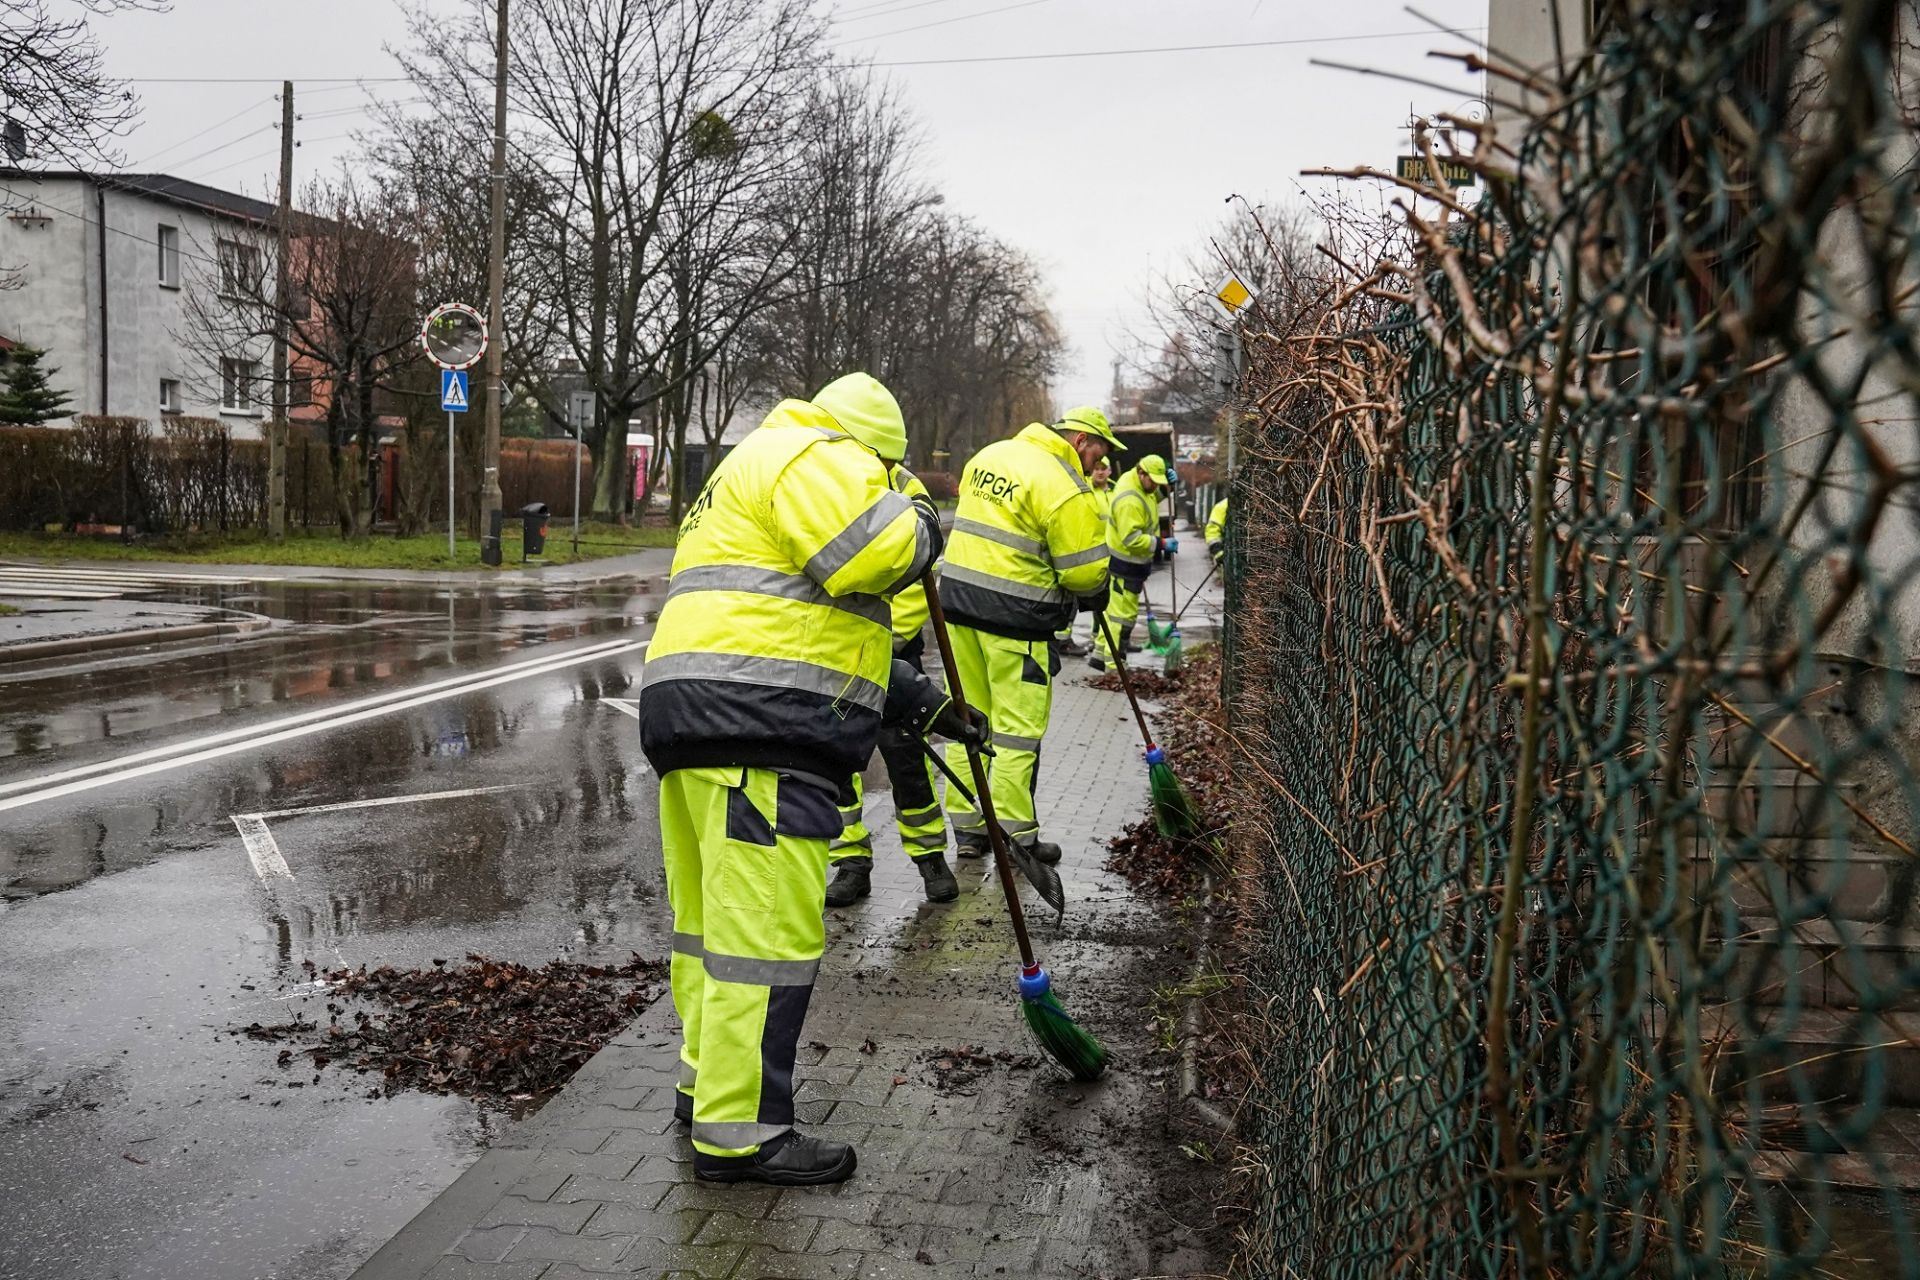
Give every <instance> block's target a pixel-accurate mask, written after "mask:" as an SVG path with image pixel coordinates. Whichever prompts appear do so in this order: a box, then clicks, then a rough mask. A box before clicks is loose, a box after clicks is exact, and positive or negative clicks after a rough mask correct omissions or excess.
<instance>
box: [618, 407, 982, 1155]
mask: <svg viewBox="0 0 1920 1280" xmlns="http://www.w3.org/2000/svg"><path fill="white" fill-rule="evenodd" d="M905 445H906V431H905V425H904V423H903V422H902V420H901V416H900V407H899V405H898V404H896V403H895V402H894V398H893V396H892V395H891V394H889V393H888V391H887V389H886V388H885V387H883V386H881V385H880V384H879V383H878V382H876V381H875V380H874V379H872V378H870V377H868V376H867V375H865V374H849V375H847V376H846V377H844V378H841V379H839V380H838V381H836V382H833V383H832V384H830V385H829V386H827V387H826V388H825V389H824V390H822V391H821V392H820V393H819V394H818V395H817V396H815V397H814V399H813V400H812V401H811V402H808V401H805V400H783V401H782V402H781V403H780V404H779V405H777V406H776V407H775V408H774V410H773V412H772V413H771V414H769V415H768V416H767V419H766V421H765V422H764V423H762V424H761V425H760V427H759V428H758V429H756V430H755V431H753V432H752V433H751V434H750V435H748V437H747V438H746V439H745V440H743V441H742V442H741V443H740V445H739V446H738V447H737V448H735V449H734V451H733V452H732V453H731V454H729V455H728V456H727V457H726V459H725V460H724V461H722V462H721V463H720V465H719V466H718V467H716V468H715V469H714V472H713V475H712V476H711V478H710V479H709V480H708V481H707V485H706V488H705V489H704V490H702V492H701V494H700V497H699V498H698V499H697V500H696V501H695V502H694V504H693V507H692V509H691V510H689V511H688V513H687V516H686V519H685V520H684V521H682V523H681V526H680V542H679V547H678V549H677V550H676V551H675V553H674V557H673V575H672V578H671V579H670V581H669V586H668V590H667V602H666V605H665V607H664V608H663V609H662V610H661V612H660V621H659V625H658V627H657V628H656V629H655V631H654V636H653V642H652V646H651V649H650V651H649V653H648V655H647V662H646V666H645V668H644V670H643V673H642V678H643V682H644V683H643V685H642V688H641V692H640V744H641V748H642V750H644V751H645V752H646V756H647V759H648V761H649V762H650V763H651V764H652V765H653V767H654V769H655V771H656V772H658V773H659V775H660V837H661V844H662V847H663V852H664V856H665V860H666V872H667V897H668V900H669V901H670V903H671V904H672V907H673V962H672V985H673V1003H674V1008H675V1010H676V1011H677V1012H678V1013H679V1015H680V1023H681V1028H682V1041H681V1050H680V1062H681V1075H680V1081H679V1094H678V1097H677V1098H676V1106H675V1113H676V1115H677V1116H678V1117H679V1118H680V1120H681V1121H682V1122H685V1123H690V1124H691V1127H692V1137H693V1149H694V1157H693V1168H694V1174H695V1176H697V1177H699V1178H701V1179H703V1180H706V1181H710V1182H741V1181H756V1182H771V1183H777V1184H783V1185H794V1184H805V1183H822V1182H837V1181H840V1180H841V1179H843V1178H845V1177H847V1176H848V1175H849V1174H851V1173H852V1172H853V1169H854V1165H855V1156H854V1152H853V1149H852V1147H850V1146H848V1145H847V1144H845V1143H841V1142H830V1141H826V1140H823V1139H819V1138H810V1137H805V1136H802V1135H800V1134H798V1133H796V1132H794V1129H793V1063H794V1051H795V1046H797V1045H798V1044H799V1042H800V1029H801V1023H802V1022H803V1021H804V1020H805V1018H806V1013H807V1003H808V1001H809V999H810V998H811V996H812V994H813V982H814V977H815V975H816V973H817V972H818V971H819V968H820V957H821V954H822V952H823V950H824V949H825V941H826V935H825V924H824V922H823V919H822V914H821V913H822V906H823V899H824V896H825V892H826V882H827V845H828V842H829V841H830V840H832V839H833V838H834V837H835V836H836V835H838V834H839V833H840V801H841V798H842V796H843V795H844V794H845V793H846V791H847V788H848V787H849V784H850V779H851V778H852V777H853V774H854V773H855V771H857V770H858V769H860V768H861V767H863V766H864V765H865V764H866V762H867V758H868V757H869V756H871V755H872V754H873V748H874V743H875V741H876V740H877V739H878V737H879V735H880V729H881V725H882V723H883V722H885V721H899V722H904V723H906V724H909V725H911V726H912V727H914V728H915V729H917V730H920V731H922V732H927V731H934V732H939V733H942V734H946V735H948V736H954V735H959V736H961V737H963V738H965V739H969V740H973V741H983V740H984V738H985V735H984V733H983V732H980V731H977V730H974V729H972V728H970V727H969V726H968V725H967V724H966V723H965V722H964V721H962V720H961V719H960V717H959V716H958V715H957V714H955V712H954V709H953V706H952V704H951V702H950V701H949V700H948V699H947V698H946V695H945V694H944V693H942V692H940V691H939V690H938V689H937V688H935V687H934V686H933V685H932V684H931V682H929V681H927V680H925V679H924V678H923V677H920V676H919V675H918V674H917V673H915V672H914V670H913V669H912V668H911V667H910V666H908V665H907V664H906V663H904V662H894V661H893V656H892V652H893V646H892V643H891V639H892V629H891V622H890V611H889V609H888V606H887V597H888V596H889V595H892V594H894V593H897V592H899V591H900V590H901V589H903V588H904V587H905V586H906V585H907V584H908V583H910V582H912V581H913V580H914V579H916V578H917V577H919V576H920V574H921V573H922V572H924V571H925V570H926V568H927V566H929V565H930V564H932V563H933V562H934V560H935V558H936V557H937V556H938V554H939V546H940V525H939V522H938V520H937V519H936V518H935V516H934V512H933V508H932V504H931V503H925V504H922V503H916V502H914V501H912V500H911V499H909V498H908V497H907V496H906V495H905V494H902V493H899V492H897V491H896V490H895V489H893V488H892V487H891V486H890V485H889V484H888V481H887V461H898V460H899V458H900V456H901V455H902V453H903V452H904V450H905ZM883 459H885V460H886V461H883Z"/></svg>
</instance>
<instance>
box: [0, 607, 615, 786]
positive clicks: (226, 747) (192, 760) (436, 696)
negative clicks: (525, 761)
mask: <svg viewBox="0 0 1920 1280" xmlns="http://www.w3.org/2000/svg"><path fill="white" fill-rule="evenodd" d="M647 644H648V642H647V641H645V640H628V641H623V642H621V643H620V644H619V645H618V647H616V648H613V649H605V648H601V649H596V650H595V651H593V652H588V653H575V654H571V655H567V656H563V657H559V658H553V659H549V660H548V661H547V662H546V663H545V664H544V665H541V666H534V667H529V668H527V669H524V670H518V671H505V672H499V673H496V674H494V675H492V676H489V677H487V678H485V679H480V680H469V681H468V682H466V683H464V684H461V685H459V686H457V687H455V688H449V689H441V690H440V691H438V692H435V693H415V695H414V696H412V697H403V698H402V699H401V700H400V701H398V702H385V703H383V704H382V705H379V706H371V707H366V708H365V709H364V710H360V711H354V712H352V713H350V714H345V715H335V716H334V717H333V718H331V719H328V720H321V721H318V722H309V723H305V724H296V725H293V726H292V727H290V728H284V729H280V730H277V731H274V732H269V733H263V734H261V735H260V736H258V737H253V738H248V739H247V740H245V741H242V742H231V741H230V742H227V743H225V744H223V745H221V746H216V747H208V748H206V749H205V750H202V751H194V752H192V753H190V754H187V755H175V756H169V757H168V758H166V759H158V760H150V761H149V763H146V764H142V765H139V766H137V767H135V768H131V769H129V768H125V767H123V766H124V765H125V764H126V761H115V762H112V763H110V764H109V765H107V767H108V768H117V769H118V771H117V772H115V773H113V774H112V775H110V776H106V777H98V776H96V777H90V778H78V779H76V780H74V781H72V782H63V783H61V784H59V785H57V786H51V787H45V788H43V789H42V790H39V791H30V792H28V793H27V794H25V795H17V796H10V797H8V798H7V799H4V800H0V813H5V812H6V811H7V810H9V809H18V808H22V807H24V806H26V805H30V804H39V803H41V802H42V801H46V800H57V799H59V798H60V797H62V796H70V795H74V794H76V793H78V792H81V791H91V790H93V789H94V788H96V787H104V786H107V785H109V784H110V783H115V782H129V781H131V780H133V779H134V778H142V777H145V776H147V775H148V774H153V773H164V772H166V771H168V770H170V769H182V768H185V767H186V766H188V765H193V764H202V763H204V762H206V761H208V760H218V759H220V758H221V757H223V756H230V755H234V754H236V753H238V752H241V751H252V750H255V749H258V748H261V747H271V746H275V745H277V744H279V743H282V742H292V741H294V740H295V739H298V738H304V737H307V736H308V735H310V734H315V733H323V732H325V731H326V730H328V729H341V728H345V727H346V726H347V725H350V724H359V723H360V722H362V721H364V720H372V719H374V718H376V717H378V716H384V715H388V714H391V713H392V712H395V711H410V710H412V709H413V708H415V707H424V706H426V705H428V704H429V703H434V702H441V701H444V700H445V699H447V698H457V697H459V696H461V695H462V694H467V693H477V692H479V691H480V690H482V689H491V688H494V687H495V686H496V685H503V684H511V683H512V682H513V681H515V680H524V679H526V678H528V677H529V676H536V675H547V674H550V673H551V672H555V671H563V670H565V669H566V668H568V667H577V666H579V665H580V664H582V663H585V662H594V661H597V660H599V659H601V658H611V657H614V656H616V655H618V654H622V653H630V652H632V651H633V650H635V649H644V648H646V647H647ZM295 718H299V719H307V720H309V721H311V717H289V720H291V719H295ZM283 723H285V722H283ZM242 732H249V731H242ZM149 754H151V753H149Z"/></svg>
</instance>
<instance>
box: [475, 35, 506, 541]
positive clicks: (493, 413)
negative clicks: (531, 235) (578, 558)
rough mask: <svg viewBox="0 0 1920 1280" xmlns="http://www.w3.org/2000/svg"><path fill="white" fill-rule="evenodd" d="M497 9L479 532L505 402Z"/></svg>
mask: <svg viewBox="0 0 1920 1280" xmlns="http://www.w3.org/2000/svg"><path fill="white" fill-rule="evenodd" d="M496 3H497V4H498V7H499V14H500V19H499V34H498V35H497V36H496V37H495V40H494V50H493V175H492V176H493V181H492V187H493V243H492V245H491V246H490V247H489V249H488V252H487V333H488V336H489V337H490V338H491V339H492V340H491V341H490V342H489V343H488V344H487V391H488V395H487V438H486V445H485V448H484V449H483V450H482V451H481V454H480V467H481V471H480V528H481V530H482V531H484V530H486V529H487V528H488V524H487V521H488V520H490V519H492V517H493V513H494V512H495V511H498V510H499V509H500V402H501V401H502V400H503V399H505V398H506V390H507V389H506V379H505V378H504V377H502V376H501V357H502V356H503V355H504V354H505V351H506V345H507V343H506V336H507V335H506V332H505V330H504V329H503V328H502V321H503V317H504V315H505V311H506V308H505V305H504V303H503V302H502V300H501V296H500V295H501V292H502V290H503V289H504V288H505V285H506V274H507V0H496Z"/></svg>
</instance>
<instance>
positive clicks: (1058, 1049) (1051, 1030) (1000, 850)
mask: <svg viewBox="0 0 1920 1280" xmlns="http://www.w3.org/2000/svg"><path fill="white" fill-rule="evenodd" d="M921 581H922V582H924V583H925V584H926V588H927V615H928V618H929V620H930V621H931V622H932V623H933V638H934V641H935V643H936V644H938V645H939V647H940V662H941V665H942V666H944V667H945V668H946V672H947V693H948V695H949V696H950V697H952V699H953V706H954V710H956V711H958V712H959V713H960V716H961V718H962V719H966V718H967V698H966V694H965V692H964V691H963V690H962V689H961V687H960V665H959V663H957V662H955V661H954V658H953V640H952V639H951V637H949V636H948V635H947V614H946V611H945V610H944V609H942V608H941V607H940V591H939V588H938V587H937V586H936V585H935V583H934V580H933V573H932V572H931V571H929V572H928V573H927V575H926V577H924V578H922V579H921ZM967 763H968V764H969V765H971V766H972V767H973V790H974V794H975V796H976V797H977V799H978V800H979V803H980V816H981V817H982V818H983V819H985V820H986V824H987V842H988V843H989V844H991V845H992V846H993V865H994V868H995V870H997V871H998V872H999V873H1000V892H1001V893H1002V894H1004V895H1005V896H1006V899H1007V914H1008V916H1010V917H1012V920H1013V938H1014V941H1015V942H1016V943H1018V944H1019V947H1020V977H1019V978H1018V980H1017V981H1016V982H1015V986H1016V987H1017V988H1018V989H1019V991H1020V1012H1021V1014H1022V1015H1023V1016H1024V1017H1025V1018H1026V1020H1027V1030H1028V1031H1030V1032H1031V1033H1032V1034H1033V1040H1034V1043H1035V1044H1037V1045H1039V1046H1040V1048H1041V1050H1042V1051H1043V1052H1044V1053H1045V1054H1046V1055H1047V1056H1048V1057H1049V1058H1052V1059H1053V1060H1054V1061H1055V1062H1057V1063H1059V1064H1060V1066H1061V1067H1062V1068H1063V1069H1064V1070H1065V1071H1066V1072H1067V1073H1068V1074H1069V1075H1071V1076H1072V1077H1073V1078H1074V1079H1075V1080H1098V1079H1099V1078H1100V1073H1101V1072H1103V1071H1105V1070H1106V1069H1107V1051H1106V1050H1105V1049H1104V1048H1102V1047H1101V1045H1100V1042H1099V1041H1098V1040H1095V1039H1094V1038H1093V1037H1092V1036H1091V1035H1088V1034H1087V1033H1086V1032H1085V1031H1084V1030H1082V1029H1081V1027H1080V1025H1079V1024H1078V1023H1076V1022H1075V1021H1074V1020H1073V1019H1072V1018H1071V1017H1069V1016H1068V1014H1067V1011H1066V1010H1065V1009H1063V1008H1061V1007H1060V1001H1059V1000H1057V999H1055V998H1054V994H1053V979H1052V978H1051V977H1050V976H1048V974H1047V971H1046V970H1045V969H1042V968H1041V967H1040V962H1039V961H1038V960H1036V959H1034V958H1033V940H1032V939H1031V938H1029V937H1028V936H1027V916H1026V912H1025V911H1024V910H1023V909H1022V908H1021V906H1020V890H1019V889H1018V888H1016V887H1015V886H1014V883H1013V860H1012V859H1011V858H1010V857H1008V855H1007V837H1006V833H1005V832H1004V831H1002V830H1001V829H1000V819H999V817H998V816H997V815H995V813H994V811H993V793H992V792H991V791H990V790H988V787H987V769H986V766H985V765H983V764H982V763H981V762H980V749H979V748H978V747H976V746H974V745H972V744H971V743H969V744H968V745H967Z"/></svg>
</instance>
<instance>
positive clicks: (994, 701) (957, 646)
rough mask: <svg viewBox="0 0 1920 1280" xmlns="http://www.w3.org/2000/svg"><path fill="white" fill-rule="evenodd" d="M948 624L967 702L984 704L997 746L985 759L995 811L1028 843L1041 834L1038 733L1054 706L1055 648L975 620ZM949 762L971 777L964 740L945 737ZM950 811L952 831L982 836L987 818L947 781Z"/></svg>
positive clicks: (1040, 735)
mask: <svg viewBox="0 0 1920 1280" xmlns="http://www.w3.org/2000/svg"><path fill="white" fill-rule="evenodd" d="M948 630H949V632H950V633H951V635H952V637H953V657H954V662H955V665H956V666H958V667H959V669H960V687H961V688H962V689H964V690H965V691H966V695H967V702H968V704H969V705H971V706H975V707H978V708H980V709H981V710H982V711H984V712H986V713H987V721H988V723H989V724H991V725H992V726H993V752H994V753H993V755H991V756H988V757H987V758H986V764H987V778H988V785H989V787H990V788H991V791H992V795H993V807H994V811H995V813H996V814H997V816H998V817H999V819H1000V825H1001V827H1002V828H1004V829H1005V831H1006V833H1007V836H1008V838H1010V839H1013V840H1017V841H1019V842H1020V843H1022V844H1032V843H1033V842H1034V841H1035V840H1038V839H1039V838H1040V822H1039V818H1038V817H1037V815H1036V814H1035V813H1034V805H1033V789H1034V785H1035V781H1036V779H1037V777H1038V775H1039V771H1040V740H1041V739H1042V738H1043V737H1045V736H1046V732H1047V720H1048V718H1049V717H1050V716H1051V715H1052V714H1053V666H1052V663H1053V652H1052V648H1051V646H1049V645H1048V643H1047V642H1046V641H1045V640H1010V639H1008V638H1007V637H1005V636H996V635H993V634H991V633H989V632H986V631H976V630H975V629H974V628H972V627H961V626H955V627H950V628H948ZM947 763H948V764H949V765H950V766H952V768H953V771H954V772H955V773H957V774H959V775H960V776H961V777H963V778H966V779H967V780H968V783H969V785H971V783H972V777H973V775H972V774H971V773H970V772H969V768H970V766H969V765H968V764H967V750H966V747H965V746H963V745H962V744H960V743H958V742H954V743H949V744H948V745H947ZM947 813H948V815H949V816H950V817H951V818H952V819H953V829H954V830H955V831H956V832H959V833H960V834H962V835H973V836H978V837H979V838H980V839H982V840H984V839H985V838H986V834H987V827H986V819H985V818H984V817H982V816H981V814H980V811H979V810H978V809H976V808H974V806H972V805H971V804H968V803H967V801H966V799H965V797H963V796H961V795H960V793H959V792H957V791H955V790H953V788H951V787H949V788H947Z"/></svg>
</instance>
